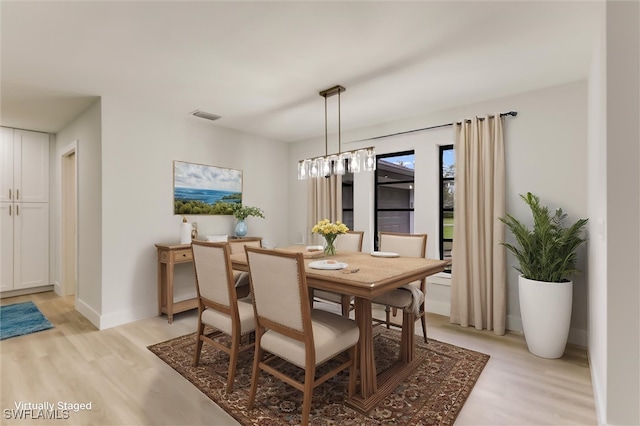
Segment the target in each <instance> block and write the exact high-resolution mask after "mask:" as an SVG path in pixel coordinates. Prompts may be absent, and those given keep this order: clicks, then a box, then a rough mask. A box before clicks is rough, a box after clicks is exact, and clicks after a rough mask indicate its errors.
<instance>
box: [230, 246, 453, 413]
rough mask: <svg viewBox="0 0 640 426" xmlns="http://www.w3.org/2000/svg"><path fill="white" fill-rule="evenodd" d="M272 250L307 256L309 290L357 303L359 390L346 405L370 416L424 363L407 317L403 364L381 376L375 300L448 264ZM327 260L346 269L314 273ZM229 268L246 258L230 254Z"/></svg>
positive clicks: (299, 248)
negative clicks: (377, 360)
mask: <svg viewBox="0 0 640 426" xmlns="http://www.w3.org/2000/svg"><path fill="white" fill-rule="evenodd" d="M274 250H283V251H289V252H292V251H293V252H301V253H303V256H304V261H305V276H306V280H307V285H308V287H310V288H314V289H322V290H328V291H333V292H336V293H341V294H347V295H351V296H353V297H354V307H355V321H356V323H357V324H358V328H359V329H360V340H359V347H358V357H359V363H358V371H359V377H360V384H359V388H358V392H356V393H355V394H354V395H353V396H352V397H351V398H349V399H347V401H346V403H347V405H349V406H350V407H352V408H354V409H356V410H357V411H359V412H361V413H365V414H366V413H369V412H370V411H371V410H372V409H373V408H375V407H376V406H377V405H378V404H379V403H380V402H381V401H382V400H383V399H384V398H385V397H386V396H388V395H389V394H390V393H391V392H393V390H394V389H396V388H397V386H398V385H399V384H401V383H402V381H404V380H405V379H406V378H407V377H408V376H409V375H410V374H411V372H412V371H413V370H414V369H415V368H416V367H417V366H418V365H419V364H420V363H421V362H422V361H423V359H422V358H420V357H416V356H415V351H414V346H415V317H414V315H413V313H411V312H403V319H402V324H403V326H402V332H401V338H400V348H399V358H398V359H397V360H396V361H395V362H394V363H393V364H392V365H391V366H390V367H389V368H387V369H386V370H384V371H383V372H381V373H379V374H378V373H377V371H376V364H375V356H374V323H373V316H372V299H373V298H375V297H376V296H380V295H382V294H383V293H385V292H388V291H391V290H393V289H396V288H399V287H402V286H404V285H406V284H408V283H411V282H414V281H419V280H422V279H423V278H426V277H428V276H430V275H433V274H436V273H438V272H442V271H443V270H444V268H445V266H446V265H447V264H448V263H449V262H448V261H445V260H438V259H428V258H421V257H406V256H394V254H392V253H391V254H389V253H377V252H373V253H363V252H347V251H338V253H336V254H335V255H332V256H328V257H319V255H320V256H321V254H319V253H313V252H308V251H307V249H306V247H304V246H291V247H284V248H275V249H274ZM327 260H329V261H335V262H336V263H339V264H344V265H345V266H344V267H341V268H340V269H315V268H314V267H312V266H315V265H318V264H312V262H322V261H327ZM231 263H232V267H233V269H236V270H244V271H248V270H249V268H248V263H247V257H246V254H245V253H236V254H232V255H231ZM331 263H333V262H331ZM310 265H311V266H310ZM340 266H343V265H340Z"/></svg>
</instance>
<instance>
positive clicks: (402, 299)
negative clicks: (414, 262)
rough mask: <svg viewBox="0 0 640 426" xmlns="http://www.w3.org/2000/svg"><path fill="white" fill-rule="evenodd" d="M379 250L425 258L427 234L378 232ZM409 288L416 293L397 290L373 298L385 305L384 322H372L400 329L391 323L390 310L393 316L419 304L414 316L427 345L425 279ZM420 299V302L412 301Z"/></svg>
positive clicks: (401, 289)
mask: <svg viewBox="0 0 640 426" xmlns="http://www.w3.org/2000/svg"><path fill="white" fill-rule="evenodd" d="M379 235H380V240H379V248H380V251H386V252H393V253H398V254H399V255H400V256H410V257H425V255H426V250H427V234H403V233H397V232H380V234H379ZM409 285H410V286H412V287H413V288H415V289H416V290H420V292H421V293H422V294H421V295H420V293H418V292H417V291H407V289H403V288H398V289H395V290H391V291H389V292H386V293H384V294H382V295H380V296H378V297H375V298H373V300H372V302H373V303H376V304H379V305H385V309H384V310H385V321H380V320H374V322H376V323H383V324H385V325H386V326H387V328H389V327H390V326H395V327H400V325H398V324H395V323H393V322H391V310H392V309H393V311H394V315H395V312H396V310H397V309H404V310H406V309H410V307H411V306H412V305H413V304H414V303H417V302H419V303H420V306H419V309H418V310H417V313H416V314H415V317H416V318H420V320H421V321H420V322H421V323H422V335H423V337H424V342H425V343H427V318H426V315H425V298H424V297H425V295H426V292H427V279H426V278H423V279H422V280H420V281H414V282H412V283H409ZM416 297H421V299H422V300H421V301H419V300H418V301H417V302H416V300H414V299H415V298H416Z"/></svg>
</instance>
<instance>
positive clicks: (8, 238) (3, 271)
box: [0, 203, 15, 291]
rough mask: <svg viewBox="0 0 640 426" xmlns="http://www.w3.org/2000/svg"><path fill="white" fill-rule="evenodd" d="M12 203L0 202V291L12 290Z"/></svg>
mask: <svg viewBox="0 0 640 426" xmlns="http://www.w3.org/2000/svg"><path fill="white" fill-rule="evenodd" d="M14 209H15V207H14V205H13V204H11V203H0V291H7V290H13V214H14Z"/></svg>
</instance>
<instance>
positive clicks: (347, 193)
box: [342, 171, 353, 229]
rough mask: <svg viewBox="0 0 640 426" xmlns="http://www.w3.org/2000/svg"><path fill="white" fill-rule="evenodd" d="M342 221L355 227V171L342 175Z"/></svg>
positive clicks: (351, 227) (350, 226)
mask: <svg viewBox="0 0 640 426" xmlns="http://www.w3.org/2000/svg"><path fill="white" fill-rule="evenodd" d="M342 223H344V224H345V225H347V226H348V227H349V229H353V173H350V172H348V171H345V173H344V175H342Z"/></svg>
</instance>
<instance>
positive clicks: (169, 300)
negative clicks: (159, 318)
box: [166, 262, 173, 324]
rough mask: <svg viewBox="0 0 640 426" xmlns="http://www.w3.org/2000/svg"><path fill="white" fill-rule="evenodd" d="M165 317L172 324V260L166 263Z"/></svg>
mask: <svg viewBox="0 0 640 426" xmlns="http://www.w3.org/2000/svg"><path fill="white" fill-rule="evenodd" d="M166 268H167V275H166V278H167V300H166V301H167V319H168V320H169V324H173V262H169V263H167V266H166Z"/></svg>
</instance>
